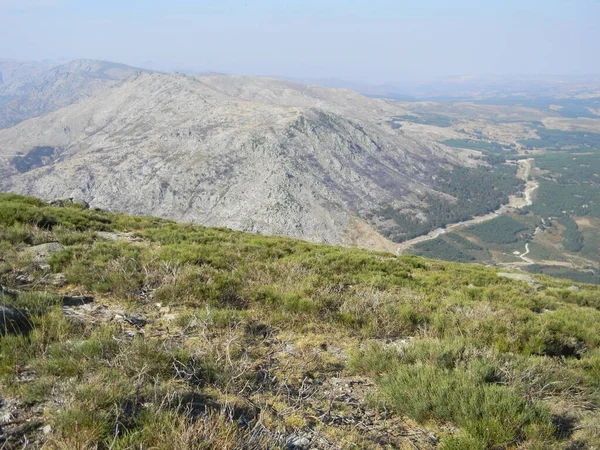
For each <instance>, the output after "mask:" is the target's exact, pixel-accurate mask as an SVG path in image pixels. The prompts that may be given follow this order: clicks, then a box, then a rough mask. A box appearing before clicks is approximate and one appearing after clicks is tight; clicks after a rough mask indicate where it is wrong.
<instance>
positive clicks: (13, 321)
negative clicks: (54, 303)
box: [0, 305, 31, 336]
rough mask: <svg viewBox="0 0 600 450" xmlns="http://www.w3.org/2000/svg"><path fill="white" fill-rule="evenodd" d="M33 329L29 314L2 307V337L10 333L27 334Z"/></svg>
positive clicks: (0, 307) (0, 334)
mask: <svg viewBox="0 0 600 450" xmlns="http://www.w3.org/2000/svg"><path fill="white" fill-rule="evenodd" d="M30 329H31V323H30V321H29V316H28V314H27V312H25V311H23V310H20V309H17V308H11V307H10V306H4V305H0V336H3V335H5V334H8V333H12V334H19V333H27V332H28V331H29V330H30Z"/></svg>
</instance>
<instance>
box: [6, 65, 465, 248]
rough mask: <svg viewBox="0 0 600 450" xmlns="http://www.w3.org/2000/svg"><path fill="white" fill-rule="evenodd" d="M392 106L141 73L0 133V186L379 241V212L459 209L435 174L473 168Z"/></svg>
mask: <svg viewBox="0 0 600 450" xmlns="http://www.w3.org/2000/svg"><path fill="white" fill-rule="evenodd" d="M393 111H396V113H397V114H401V113H402V112H403V110H402V109H400V108H397V107H392V106H390V105H389V104H388V103H387V102H385V101H382V100H375V99H368V98H366V97H364V96H361V95H360V94H357V93H353V92H351V91H345V90H338V89H325V88H318V87H310V86H305V85H300V84H294V83H288V82H281V81H278V80H271V79H257V78H241V77H226V76H206V77H190V76H185V75H180V74H170V75H165V74H140V75H139V76H135V77H131V78H129V79H128V80H127V81H126V82H123V83H121V84H120V85H119V86H117V87H115V88H113V89H110V90H106V91H103V92H102V93H101V94H98V95H96V96H93V97H91V98H89V99H85V100H82V101H80V102H78V103H75V104H73V105H71V106H68V107H66V108H62V109H60V110H58V111H55V112H53V113H50V114H48V115H45V116H43V117H39V118H35V119H31V120H28V121H26V122H23V123H21V124H19V125H17V126H14V127H12V128H9V129H6V130H2V131H0V175H2V178H0V189H2V190H3V191H12V192H16V193H21V194H27V195H34V196H38V197H41V198H45V199H53V198H68V197H73V198H76V199H79V200H85V201H86V202H88V203H89V204H90V205H91V206H92V207H99V208H103V209H110V210H113V211H120V212H127V213H130V214H142V215H148V214H150V215H156V216H161V217H166V218H170V219H175V220H185V221H191V222H196V223H199V224H203V225H210V226H227V227H230V228H234V229H237V230H241V231H250V232H260V233H265V234H271V235H285V236H291V237H295V238H301V239H306V240H310V241H318V242H326V243H332V244H350V243H352V242H351V238H350V237H349V235H350V234H351V233H352V232H353V231H355V228H356V226H357V225H355V224H356V223H358V224H359V225H358V226H363V227H367V229H369V230H370V233H372V234H375V235H376V234H377V233H376V232H375V231H374V229H373V227H378V226H379V225H380V224H377V223H376V222H369V224H367V222H368V221H369V220H370V219H369V218H370V217H371V216H372V212H373V211H374V210H377V209H379V208H383V207H390V206H391V207H393V208H396V209H402V210H404V211H405V212H408V213H410V214H412V215H418V214H419V211H420V207H421V206H422V205H423V204H424V203H425V202H426V199H428V198H430V197H431V198H438V197H439V198H440V199H441V200H440V201H444V202H447V203H448V202H451V201H452V199H453V198H452V196H449V195H447V194H446V193H444V192H442V191H440V189H439V188H438V186H437V184H438V183H437V181H436V175H437V174H439V173H440V172H441V171H443V170H448V169H452V168H453V167H456V166H465V165H467V166H472V165H474V164H475V162H474V161H473V160H470V159H468V158H467V157H466V156H467V155H469V154H471V153H473V152H470V151H469V150H451V149H450V148H449V147H446V146H444V145H441V144H438V143H437V142H435V140H434V139H431V138H428V137H427V136H426V135H423V133H421V134H419V135H418V136H412V135H411V134H410V133H404V132H403V131H401V130H398V129H397V128H394V127H391V126H390V125H389V123H387V122H386V121H387V120H388V119H389V117H390V115H392V114H394V112H393ZM384 226H385V224H383V226H382V227H383V228H384Z"/></svg>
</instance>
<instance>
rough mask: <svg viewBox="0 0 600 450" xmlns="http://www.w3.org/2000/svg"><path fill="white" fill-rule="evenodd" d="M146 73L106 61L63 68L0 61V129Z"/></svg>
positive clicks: (68, 64) (69, 64)
mask: <svg viewBox="0 0 600 450" xmlns="http://www.w3.org/2000/svg"><path fill="white" fill-rule="evenodd" d="M140 72H148V71H147V70H145V69H139V68H135V67H129V66H126V65H123V64H117V63H111V62H106V61H91V60H85V59H79V60H75V61H71V62H68V63H66V64H53V63H38V62H24V61H16V60H7V59H0V128H6V127H9V126H12V125H15V124H17V123H19V122H21V121H23V120H26V119H29V118H31V117H37V116H41V115H43V114H47V113H49V112H52V111H56V110H57V109H60V108H63V107H65V106H68V105H70V104H72V103H74V102H76V101H78V100H81V99H83V98H88V97H91V96H93V95H94V94H96V93H99V92H102V91H104V90H105V89H107V88H110V87H114V86H116V85H117V84H118V83H119V82H121V81H122V80H124V79H126V78H128V77H129V76H131V75H132V74H135V73H140Z"/></svg>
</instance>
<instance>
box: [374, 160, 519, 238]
mask: <svg viewBox="0 0 600 450" xmlns="http://www.w3.org/2000/svg"><path fill="white" fill-rule="evenodd" d="M514 172H515V168H514V167H510V166H504V165H502V166H496V167H491V168H490V167H477V168H467V167H455V168H454V169H453V170H443V171H441V172H440V173H439V174H438V182H437V188H438V189H439V190H440V191H441V192H444V193H446V194H449V195H451V196H452V197H454V198H455V199H456V200H455V201H454V202H450V201H448V200H446V199H444V198H441V197H437V196H433V195H427V196H426V197H425V202H426V205H425V206H424V207H423V213H424V214H425V215H426V217H427V220H426V221H420V220H419V219H417V218H415V217H414V216H412V215H409V214H406V213H404V212H402V211H401V210H398V209H396V208H394V207H393V206H391V205H390V206H387V207H385V208H382V209H380V210H377V211H376V212H375V214H376V215H377V216H379V217H380V218H381V219H384V220H386V219H391V220H393V221H394V222H395V223H396V225H397V226H396V227H392V228H389V229H387V230H382V233H383V234H384V235H386V236H387V237H388V238H390V239H391V240H393V241H395V242H402V241H405V240H408V239H412V238H414V237H416V236H420V235H422V234H426V233H428V232H429V231H431V230H434V229H436V228H439V227H445V226H446V225H447V224H450V223H456V222H462V221H465V220H469V219H471V218H473V217H474V216H479V215H483V214H486V213H489V212H491V211H494V210H496V209H498V208H499V207H500V206H501V205H503V204H505V203H506V202H508V196H509V195H511V194H513V193H515V192H517V191H518V190H519V189H520V188H521V187H522V185H523V182H522V180H520V179H518V178H517V177H516V176H515V175H514Z"/></svg>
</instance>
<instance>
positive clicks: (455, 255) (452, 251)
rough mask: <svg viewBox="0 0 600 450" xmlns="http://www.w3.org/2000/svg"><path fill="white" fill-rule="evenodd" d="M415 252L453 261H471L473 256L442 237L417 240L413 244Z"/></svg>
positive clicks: (428, 256) (427, 256)
mask: <svg viewBox="0 0 600 450" xmlns="http://www.w3.org/2000/svg"><path fill="white" fill-rule="evenodd" d="M413 249H414V250H415V254H416V255H419V256H423V257H426V258H437V259H443V260H444V261H454V262H473V261H475V257H474V256H472V255H469V254H468V253H465V252H463V251H462V250H460V249H459V248H458V247H455V246H454V245H452V244H450V243H449V242H447V241H445V240H444V239H442V238H436V239H432V240H429V241H424V242H419V243H418V244H415V245H413Z"/></svg>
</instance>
